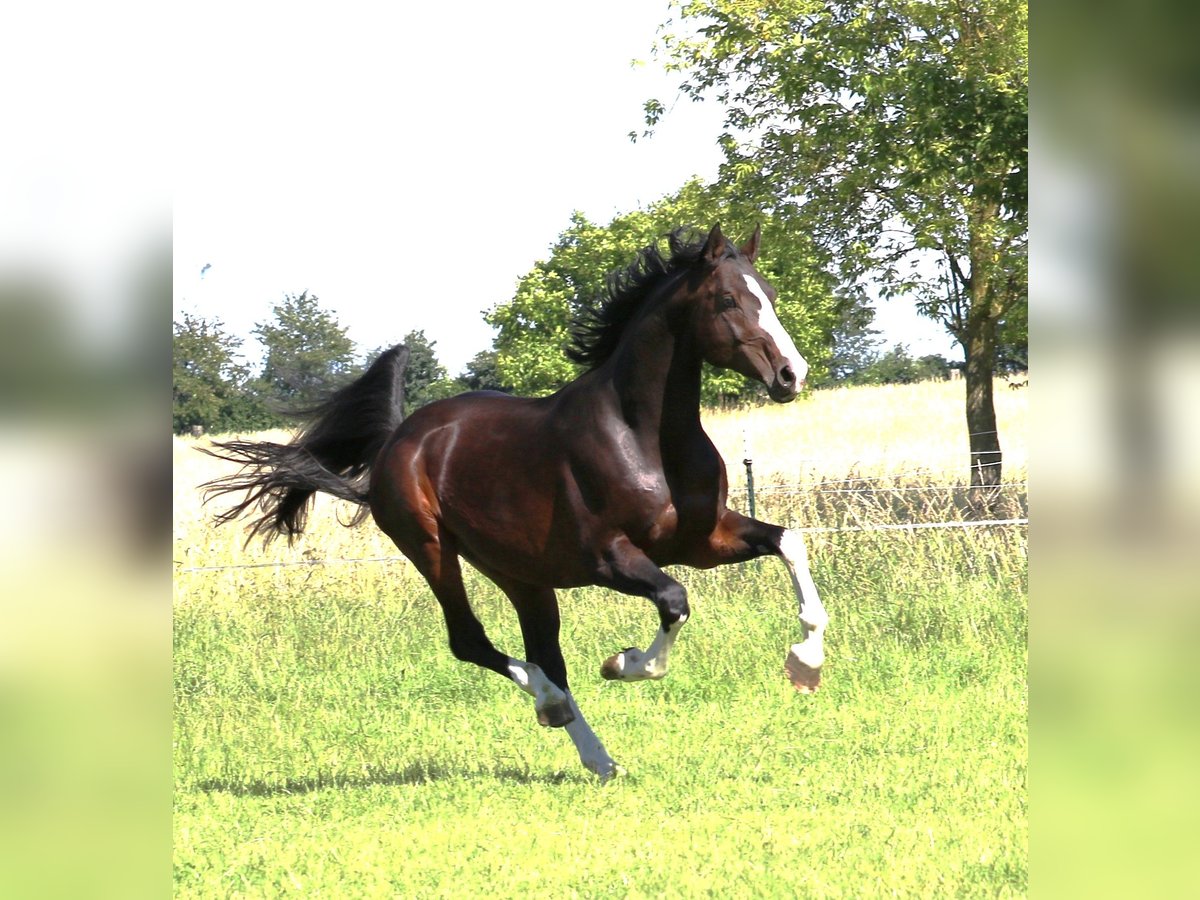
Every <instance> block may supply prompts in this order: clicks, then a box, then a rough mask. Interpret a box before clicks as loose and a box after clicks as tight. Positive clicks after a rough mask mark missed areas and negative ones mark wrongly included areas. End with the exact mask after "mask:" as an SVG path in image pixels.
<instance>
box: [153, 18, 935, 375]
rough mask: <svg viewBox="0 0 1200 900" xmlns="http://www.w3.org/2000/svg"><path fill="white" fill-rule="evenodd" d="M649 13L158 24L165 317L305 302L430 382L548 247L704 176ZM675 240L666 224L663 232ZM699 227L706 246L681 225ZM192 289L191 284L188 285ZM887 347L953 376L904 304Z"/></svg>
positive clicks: (709, 129) (257, 311)
mask: <svg viewBox="0 0 1200 900" xmlns="http://www.w3.org/2000/svg"><path fill="white" fill-rule="evenodd" d="M667 15H668V10H667V8H666V5H665V3H658V2H646V0H609V2H606V3H581V2H574V0H558V2H547V0H534V2H522V3H514V4H493V3H476V2H459V3H454V4H446V5H444V6H442V5H438V4H402V5H401V4H389V5H382V4H359V3H341V4H337V5H336V7H335V6H333V5H315V4H314V5H309V4H303V3H288V4H271V5H262V4H246V3H239V4H237V5H236V6H234V5H229V6H227V7H224V6H222V4H220V3H217V4H197V5H193V6H191V7H189V8H188V9H187V10H185V11H184V12H182V13H181V14H180V16H179V18H178V20H177V22H176V25H175V27H176V34H177V37H178V46H177V48H176V50H175V51H174V52H173V58H172V60H171V64H172V67H173V69H174V71H175V72H176V73H178V79H177V82H176V84H175V88H176V89H175V92H174V95H173V98H172V105H173V108H174V114H175V115H176V117H177V121H176V123H175V124H176V142H175V146H174V147H173V148H172V152H173V157H174V159H175V163H176V176H175V179H174V181H175V189H174V255H175V274H174V277H175V314H176V315H179V314H180V313H181V312H184V311H187V312H192V313H196V314H199V315H203V316H206V317H218V318H220V319H222V320H223V321H224V322H225V324H226V326H227V327H228V329H229V330H230V331H232V332H234V333H236V334H240V335H242V336H244V337H246V343H245V345H244V350H246V351H248V355H249V354H253V353H254V352H255V350H256V349H257V345H256V342H255V341H254V340H253V338H252V337H250V330H251V328H252V327H253V325H254V323H256V322H260V321H266V320H267V319H268V318H269V317H270V309H271V306H272V305H273V304H274V303H276V302H278V301H279V300H280V299H281V298H282V296H283V294H284V293H299V292H301V291H304V290H308V291H310V292H312V293H315V294H317V295H318V296H319V297H320V298H321V301H322V304H323V305H324V306H325V307H326V308H329V309H332V310H333V311H334V312H335V313H336V315H337V317H338V319H339V321H340V322H341V323H342V324H343V325H346V326H348V327H349V333H350V336H351V337H352V338H353V339H354V340H355V341H356V342H357V343H358V344H359V347H360V349H362V350H366V349H371V348H374V347H377V346H381V345H385V344H391V343H394V342H396V341H398V340H400V339H401V338H402V337H403V335H404V334H406V333H407V332H408V331H410V330H412V329H424V331H425V333H426V335H427V336H428V337H429V338H430V339H431V340H434V341H436V342H437V352H438V355H439V358H440V360H441V361H442V363H443V364H444V365H445V366H446V367H447V368H448V369H449V371H450V373H451V374H457V373H458V372H459V371H460V370H461V369H462V367H463V365H464V363H466V362H467V361H468V360H469V359H470V358H471V357H472V356H474V355H475V353H477V352H479V351H480V350H485V349H487V348H488V347H490V345H491V341H492V332H491V329H490V328H489V327H488V326H487V325H486V324H485V323H484V322H483V319H482V316H481V315H480V314H481V312H482V311H483V310H486V309H490V308H491V307H493V306H494V305H495V304H497V303H499V302H503V301H505V300H507V299H509V298H510V297H511V296H512V292H513V289H514V288H515V286H516V282H517V280H518V279H519V278H520V277H521V275H523V274H524V273H525V272H527V271H528V270H529V269H530V267H531V266H532V265H533V263H534V262H535V261H536V260H538V259H543V258H545V257H546V256H548V253H549V248H550V245H551V244H552V243H553V242H554V240H555V238H556V237H557V236H558V234H559V233H560V232H561V231H562V230H563V229H564V228H565V227H566V226H567V224H568V217H569V216H570V214H571V212H572V211H573V210H576V209H578V210H582V211H583V212H584V213H585V214H586V215H587V216H588V217H589V218H590V219H592V220H593V221H596V222H601V223H604V222H607V221H609V220H610V219H611V218H612V217H613V216H614V215H617V214H619V213H622V212H627V211H629V210H632V209H635V208H637V207H638V206H639V205H645V204H648V203H650V202H652V201H654V200H657V199H658V198H660V197H662V196H664V195H666V194H669V193H671V192H673V191H675V190H677V189H678V188H679V187H680V186H682V185H683V183H684V182H685V181H686V180H687V179H688V178H690V177H692V176H694V175H699V176H700V177H701V178H704V179H709V180H711V179H712V178H713V177H715V175H716V172H717V166H718V164H719V161H720V153H719V151H718V149H717V147H716V143H715V138H716V135H717V133H718V131H719V128H720V122H721V110H720V109H719V108H718V107H717V106H716V105H715V104H713V103H711V102H710V103H704V104H692V103H690V102H688V101H687V100H680V101H679V102H678V103H677V104H676V105H675V107H674V109H673V110H672V111H671V113H670V114H669V115H668V116H667V117H666V119H665V120H664V122H663V123H662V124H661V125H660V127H659V128H658V132H657V134H656V135H655V137H654V138H652V139H650V140H642V141H639V142H638V143H637V144H632V143H630V141H629V139H628V137H627V134H628V132H629V131H631V130H639V129H640V128H641V126H642V116H641V109H642V103H643V102H644V101H645V100H646V99H648V98H650V97H658V98H660V99H662V100H664V101H665V102H667V103H668V105H669V104H670V103H671V101H672V99H673V98H674V96H675V91H674V85H675V84H676V83H677V82H676V80H673V79H672V78H670V77H668V76H666V75H664V74H663V73H662V72H661V69H660V67H659V66H657V65H656V64H654V63H648V64H647V65H646V66H644V67H640V68H634V67H632V66H631V65H630V62H631V60H633V59H635V58H640V59H647V58H648V57H649V51H650V47H651V44H652V43H653V40H654V37H655V33H656V28H657V26H658V25H660V24H661V23H662V22H663V21H665V19H666V18H667ZM680 224H684V223H680ZM696 224H705V223H696ZM205 264H208V265H210V266H211V268H209V269H208V270H207V273H206V274H205V276H204V277H203V278H201V277H200V272H201V269H202V268H203V267H204V266H205ZM876 327H877V328H880V329H881V330H883V331H884V332H885V333H884V338H885V341H886V343H887V345H889V346H890V345H891V344H892V343H895V342H898V341H901V342H904V343H907V344H909V345H910V347H911V348H912V349H913V351H914V352H915V353H918V354H920V353H935V352H936V353H943V354H945V355H947V356H952V355H956V354H955V352H954V349H953V345H952V342H951V340H950V338H949V337H947V336H946V335H945V334H944V332H943V331H942V329H941V328H940V327H939V326H937V325H936V324H934V323H932V322H929V321H928V320H924V319H921V318H920V317H918V316H916V314H915V313H913V312H912V310H911V304H909V303H906V302H904V301H893V302H891V303H885V304H882V308H881V310H880V314H879V316H878V317H877V322H876Z"/></svg>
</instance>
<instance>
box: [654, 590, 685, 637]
mask: <svg viewBox="0 0 1200 900" xmlns="http://www.w3.org/2000/svg"><path fill="white" fill-rule="evenodd" d="M654 602H655V603H656V604H657V606H658V614H659V617H660V618H661V619H662V626H663V630H664V631H667V630H670V629H671V628H672V627H673V626H675V625H676V624H677V623H681V622H682V621H684V620H686V619H687V617H688V615H689V614H690V613H691V609H690V607H689V606H688V600H687V589H686V588H684V586H683V585H682V584H678V583H672V584H669V585H667V586H666V587H663V588H661V589H660V590H659V591H658V592H657V593H656V594H655V597H654Z"/></svg>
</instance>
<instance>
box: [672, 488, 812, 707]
mask: <svg viewBox="0 0 1200 900" xmlns="http://www.w3.org/2000/svg"><path fill="white" fill-rule="evenodd" d="M760 556H778V557H779V558H780V559H782V560H783V564H784V565H785V566H786V567H787V570H788V574H789V575H790V576H791V579H792V588H793V590H794V591H795V592H796V602H797V604H798V605H799V611H800V627H801V631H802V633H803V637H802V640H801V641H800V643H798V644H793V645H792V647H791V650H790V651H789V652H788V656H787V662H786V664H785V670H786V672H787V676H788V678H789V679H790V680H791V682H792V684H793V685H794V686H795V688H796V690H798V691H800V692H801V693H806V694H807V693H812V692H814V691H816V689H817V687H818V686H819V685H820V684H821V666H822V665H823V664H824V662H825V627H826V626H827V625H828V624H829V614H828V613H827V612H825V607H824V606H822V605H821V597H820V595H819V594H818V593H817V586H816V584H815V583H814V582H813V579H812V573H811V572H810V570H809V567H808V548H807V547H806V546H805V544H804V538H803V537H802V536H801V535H800V534H798V533H797V532H795V531H791V530H789V529H787V528H781V527H780V526H778V525H771V524H768V523H767V522H760V521H758V520H757V519H751V518H748V517H747V516H743V515H741V514H740V513H736V512H734V511H733V510H731V509H727V510H725V511H724V512H723V513H722V515H721V518H720V520H719V521H718V522H717V527H716V528H715V529H714V530H713V532H712V534H711V535H709V539H708V543H707V546H705V547H703V548H701V549H700V551H699V552H698V553H697V556H696V558H695V559H694V560H692V561H691V562H692V564H693V565H696V566H699V567H701V568H709V567H711V566H718V565H722V564H724V563H732V562H744V561H746V560H750V559H755V558H757V557H760Z"/></svg>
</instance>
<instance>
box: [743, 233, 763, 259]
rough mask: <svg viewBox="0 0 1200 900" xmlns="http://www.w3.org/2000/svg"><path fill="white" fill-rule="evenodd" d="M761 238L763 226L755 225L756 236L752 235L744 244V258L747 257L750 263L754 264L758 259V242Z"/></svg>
mask: <svg viewBox="0 0 1200 900" xmlns="http://www.w3.org/2000/svg"><path fill="white" fill-rule="evenodd" d="M761 238H762V225H755V226H754V234H752V235H750V238H749V240H747V241H746V243H744V244H742V247H741V250H742V256H744V257H746V259H748V260H750V262H754V260H756V259H758V242H759V240H760V239H761Z"/></svg>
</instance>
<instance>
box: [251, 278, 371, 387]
mask: <svg viewBox="0 0 1200 900" xmlns="http://www.w3.org/2000/svg"><path fill="white" fill-rule="evenodd" d="M272 314H273V316H274V320H273V321H271V322H265V323H259V324H257V325H255V326H254V334H255V335H256V336H257V337H258V340H259V341H260V342H261V343H262V345H263V349H264V350H265V354H264V363H263V371H262V376H261V379H260V382H261V386H262V390H263V392H264V393H265V395H266V397H267V398H268V399H269V401H270V402H272V403H273V404H274V405H276V406H277V407H279V408H283V409H288V410H292V409H304V408H306V407H310V406H313V405H314V404H316V403H317V402H319V401H320V400H321V399H322V398H323V397H325V396H327V395H328V394H329V393H330V392H331V391H333V390H335V389H337V388H338V387H341V386H342V385H343V384H345V383H346V382H347V381H349V380H351V379H352V378H353V377H354V376H355V375H356V374H358V372H359V371H360V369H359V367H358V366H357V364H356V362H355V348H354V342H353V341H352V340H350V338H349V336H348V335H347V334H346V329H345V328H344V327H343V326H341V325H339V324H338V321H337V318H336V317H335V316H334V314H333V313H332V312H330V311H329V310H326V309H323V308H322V307H321V305H320V301H319V300H318V298H317V296H316V295H315V294H312V295H310V294H309V293H308V292H307V291H305V292H304V293H302V294H299V295H293V294H285V295H284V298H283V300H282V301H280V302H279V303H277V304H276V305H275V306H274V307H273V309H272Z"/></svg>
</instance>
